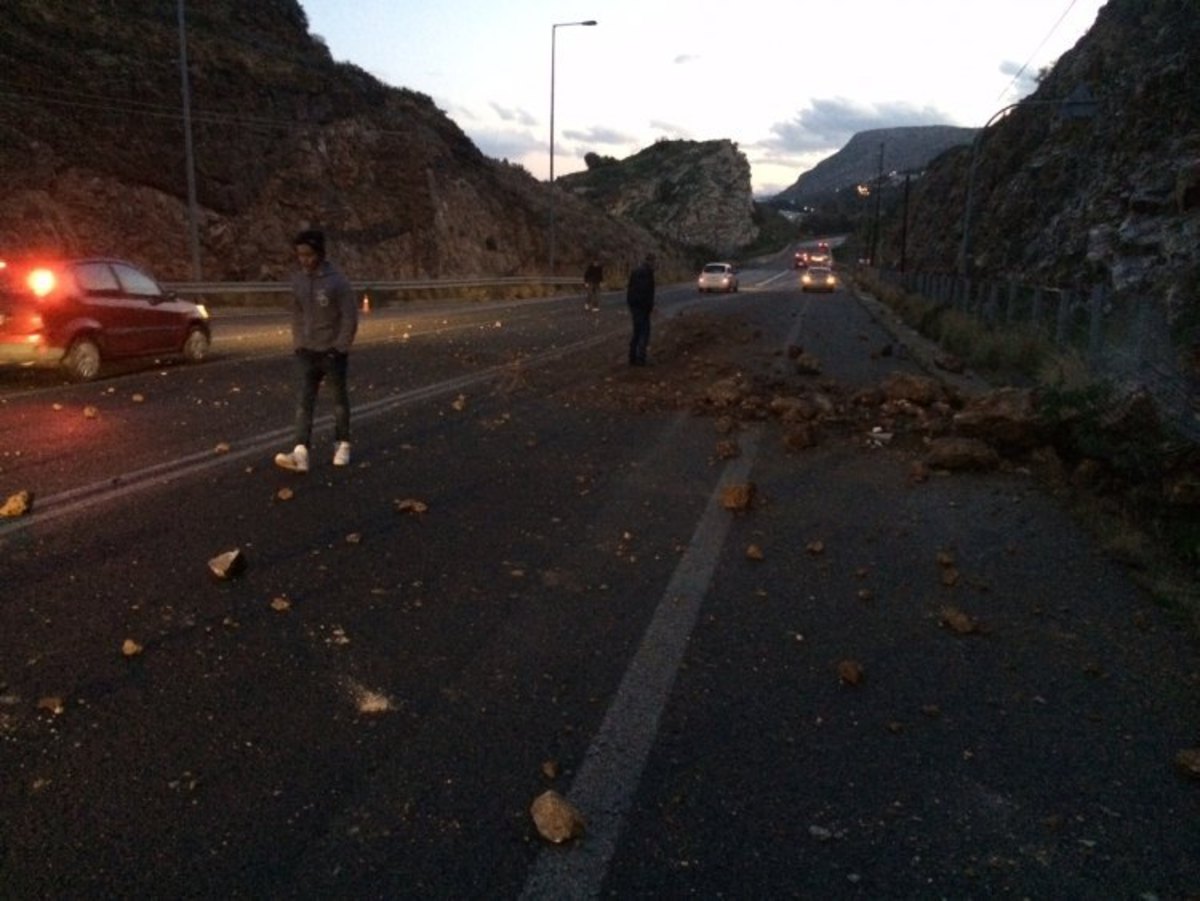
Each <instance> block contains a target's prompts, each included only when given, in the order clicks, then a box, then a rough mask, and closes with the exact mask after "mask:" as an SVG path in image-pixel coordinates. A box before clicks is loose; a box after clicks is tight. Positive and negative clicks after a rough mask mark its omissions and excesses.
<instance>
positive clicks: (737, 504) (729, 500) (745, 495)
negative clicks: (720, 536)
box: [721, 482, 755, 512]
mask: <svg viewBox="0 0 1200 901" xmlns="http://www.w3.org/2000/svg"><path fill="white" fill-rule="evenodd" d="M754 491H755V485H754V483H753V482H740V483H737V484H733V485H726V486H725V487H723V488H722V489H721V506H722V507H724V508H725V509H726V510H734V511H737V512H742V511H745V510H749V509H750V507H751V505H753V503H754Z"/></svg>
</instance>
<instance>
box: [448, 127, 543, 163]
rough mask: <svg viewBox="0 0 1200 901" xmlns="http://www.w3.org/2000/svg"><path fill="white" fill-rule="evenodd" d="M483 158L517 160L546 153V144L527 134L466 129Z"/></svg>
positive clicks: (497, 130) (499, 130)
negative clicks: (533, 154)
mask: <svg viewBox="0 0 1200 901" xmlns="http://www.w3.org/2000/svg"><path fill="white" fill-rule="evenodd" d="M466 132H467V134H468V136H469V137H470V138H471V140H472V141H474V142H475V146H476V147H478V148H479V149H480V151H482V152H483V154H484V155H485V156H490V157H492V159H497V160H510V161H515V160H519V159H520V158H521V157H523V156H525V155H526V154H529V153H536V152H541V153H545V152H546V142H545V141H544V140H542V139H540V138H535V137H534V136H533V135H531V134H529V133H528V132H523V131H510V130H504V129H487V128H484V129H474V128H472V129H466Z"/></svg>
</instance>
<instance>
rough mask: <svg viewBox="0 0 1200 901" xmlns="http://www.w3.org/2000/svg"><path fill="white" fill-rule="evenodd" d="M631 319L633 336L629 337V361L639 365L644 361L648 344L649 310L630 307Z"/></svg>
mask: <svg viewBox="0 0 1200 901" xmlns="http://www.w3.org/2000/svg"><path fill="white" fill-rule="evenodd" d="M629 316H630V318H632V319H633V337H631V338H630V339H629V362H630V364H631V365H634V366H640V365H642V364H644V363H645V362H646V349H647V348H648V347H649V346H650V311H649V310H647V309H646V308H644V307H630V308H629Z"/></svg>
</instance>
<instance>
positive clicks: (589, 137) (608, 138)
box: [563, 125, 638, 147]
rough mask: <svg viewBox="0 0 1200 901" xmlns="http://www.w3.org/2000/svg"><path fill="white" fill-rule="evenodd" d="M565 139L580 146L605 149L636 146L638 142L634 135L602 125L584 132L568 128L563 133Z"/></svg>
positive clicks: (594, 126)
mask: <svg viewBox="0 0 1200 901" xmlns="http://www.w3.org/2000/svg"><path fill="white" fill-rule="evenodd" d="M563 137H564V138H567V139H568V140H571V141H575V142H576V143H579V144H595V145H599V146H605V147H607V146H623V145H626V144H636V143H637V140H638V139H637V138H636V137H635V136H634V135H628V134H624V133H623V132H619V131H614V130H613V129H611V128H605V127H604V126H602V125H593V126H592V127H591V128H588V129H585V130H582V131H581V130H580V129H577V128H568V129H567V130H566V131H564V132H563Z"/></svg>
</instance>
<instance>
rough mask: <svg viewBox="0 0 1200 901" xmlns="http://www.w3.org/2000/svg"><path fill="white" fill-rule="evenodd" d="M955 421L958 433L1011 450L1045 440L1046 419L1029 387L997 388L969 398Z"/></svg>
mask: <svg viewBox="0 0 1200 901" xmlns="http://www.w3.org/2000/svg"><path fill="white" fill-rule="evenodd" d="M953 423H954V428H955V429H956V430H957V431H958V433H959V434H961V435H965V436H966V437H968V438H979V439H981V440H983V441H986V442H987V443H988V444H989V445H991V446H993V447H999V448H1003V449H1005V450H1008V451H1025V450H1030V449H1032V448H1034V447H1037V446H1038V445H1040V444H1043V443H1045V434H1044V428H1043V423H1042V420H1041V417H1039V416H1038V413H1037V409H1036V408H1035V405H1034V401H1033V392H1031V391H1030V390H1029V389H1028V388H1009V387H1006V388H997V389H996V390H994V391H988V392H987V393H985V394H980V395H977V396H975V397H972V398H969V399H968V400H967V401H966V404H965V405H964V406H963V409H962V410H960V411H959V412H958V413H955V414H954V418H953Z"/></svg>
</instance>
